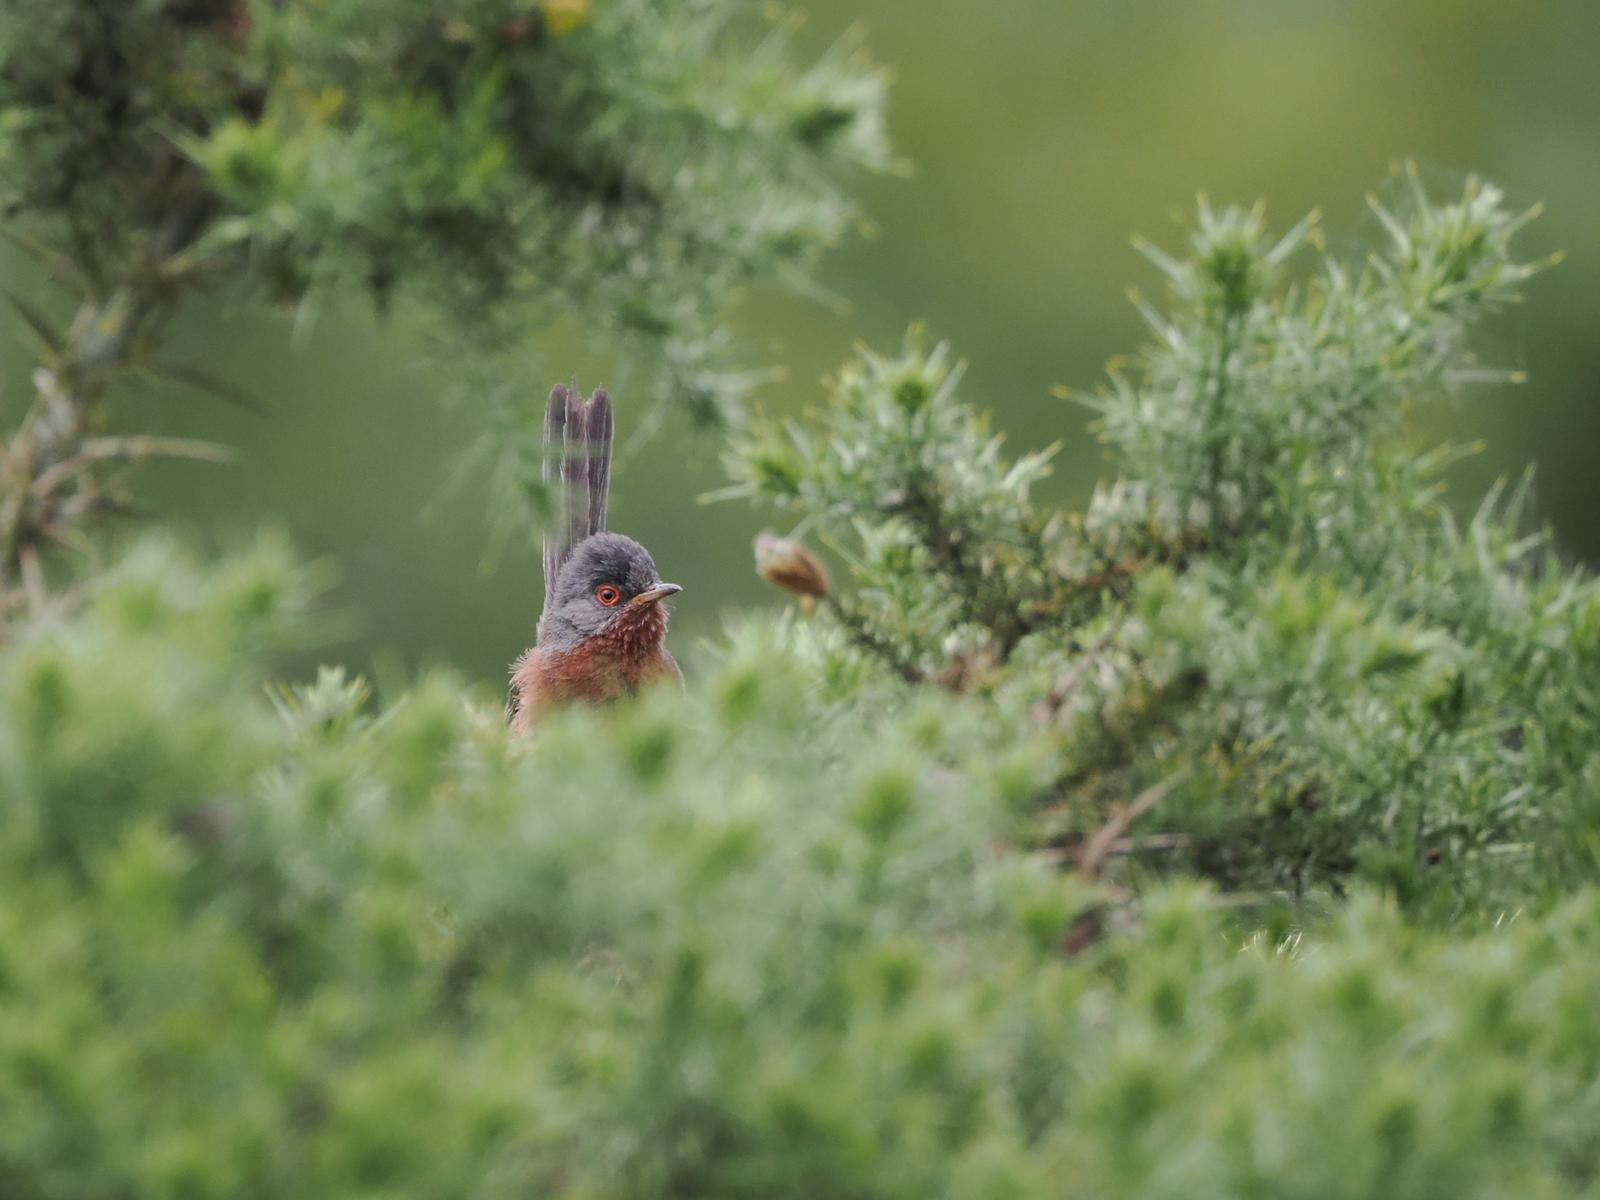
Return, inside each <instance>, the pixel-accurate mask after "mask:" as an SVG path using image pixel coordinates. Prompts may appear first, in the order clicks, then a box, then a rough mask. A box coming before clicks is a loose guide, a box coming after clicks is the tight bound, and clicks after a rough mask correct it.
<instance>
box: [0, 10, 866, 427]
mask: <svg viewBox="0 0 1600 1200" xmlns="http://www.w3.org/2000/svg"><path fill="white" fill-rule="evenodd" d="M742 9H743V6H741V5H738V4H733V3H728V2H725V0H718V2H702V3H691V4H679V3H670V4H669V3H660V2H657V0H606V2H604V3H600V2H596V3H593V4H589V3H586V2H582V0H580V2H577V3H574V2H573V0H566V2H562V3H551V4H546V5H540V4H535V3H531V2H530V0H476V2H474V3H470V4H457V5H451V6H449V8H448V11H445V10H442V9H441V8H440V6H438V5H437V4H434V3H431V2H427V3H424V2H414V0H351V2H349V3H341V4H312V3H289V4H280V3H275V2H268V0H263V2H260V3H247V2H244V0H193V2H185V3H178V2H176V0H164V2H149V3H137V4H130V5H126V6H120V8H119V9H118V11H117V14H116V15H115V16H112V15H110V10H105V9H104V6H101V5H98V4H88V3H83V4H80V3H58V2H57V0H7V3H6V4H5V6H4V8H3V9H0V30H4V32H3V33H0V113H3V114H4V122H3V124H0V163H3V164H4V167H5V170H4V175H3V178H4V180H5V183H4V185H3V186H4V187H5V193H6V194H4V196H3V198H4V200H5V202H6V204H7V206H8V212H9V213H10V214H11V215H12V216H13V217H14V218H19V219H21V220H22V221H23V222H24V226H23V228H24V229H29V228H32V229H36V230H38V231H39V233H40V235H41V236H42V238H43V239H45V240H47V241H50V242H54V243H57V244H59V245H60V247H61V248H62V250H63V251H64V253H65V254H66V256H67V257H68V258H69V259H70V261H71V263H72V265H73V267H74V268H75V269H76V270H77V271H78V272H79V273H81V274H83V275H86V276H88V278H89V279H90V280H91V281H93V283H94V284H95V285H96V286H97V287H98V288H100V289H102V290H104V289H106V288H107V287H108V286H109V285H111V284H114V283H115V282H117V281H120V280H121V279H123V278H125V277H127V276H128V275H129V274H130V273H133V272H136V271H138V270H141V269H144V268H143V265H142V260H143V256H144V254H145V252H146V243H147V241H148V239H149V236H150V230H151V228H152V227H154V226H156V225H158V224H160V223H161V222H163V221H165V220H168V219H170V217H171V215H172V213H173V210H174V208H175V207H177V203H176V202H178V201H182V202H183V206H184V207H185V209H186V212H187V214H188V219H189V220H190V221H191V222H192V223H193V224H194V225H195V228H193V229H191V230H189V231H187V232H186V235H185V237H184V239H183V241H184V245H185V250H184V255H183V258H182V259H181V260H180V261H179V262H176V263H170V264H167V267H166V270H167V272H168V273H169V274H178V273H187V272H190V271H206V272H213V273H215V272H229V273H234V272H238V271H240V270H245V271H248V272H249V274H250V275H252V276H253V277H254V278H255V279H257V280H259V281H261V282H263V283H264V284H265V285H266V286H267V287H268V288H270V289H271V291H272V292H273V293H274V294H276V295H277V296H279V297H280V298H283V299H287V300H294V301H299V300H302V299H303V298H304V297H305V296H306V294H307V292H308V291H309V290H311V289H313V288H314V287H318V286H322V285H325V284H332V283H334V282H336V281H340V280H345V279H349V280H354V281H357V282H360V283H363V284H364V285H365V286H367V287H368V288H369V289H370V290H371V291H372V293H373V294H374V295H375V297H376V298H377V299H379V300H380V301H383V300H386V299H387V298H388V297H389V296H390V294H391V293H392V292H394V291H395V290H396V289H399V288H404V289H405V290H407V291H408V292H409V293H410V294H412V295H414V296H417V297H421V298H424V299H426V300H427V301H428V302H429V303H430V304H433V305H436V306H439V307H440V308H442V309H443V311H444V312H445V313H446V314H447V315H449V316H450V317H451V318H453V319H455V320H456V321H457V322H458V323H459V324H460V325H461V326H462V327H463V328H465V329H470V330H472V331H473V332H474V334H475V335H477V336H479V337H480V338H481V340H482V344H483V345H485V346H487V345H490V344H492V343H493V341H494V339H496V338H500V337H505V336H508V335H509V333H510V331H512V330H515V329H518V328H522V329H526V327H527V325H528V323H529V321H530V320H532V321H535V322H537V323H544V322H548V321H550V320H552V319H554V318H555V317H557V316H569V317H571V318H573V319H575V320H576V321H577V322H578V324H579V325H580V326H582V327H583V328H585V329H586V330H589V331H591V332H593V333H594V334H595V335H596V337H597V339H599V340H600V341H602V342H603V343H604V344H605V345H607V346H608V347H610V346H614V345H616V344H617V343H618V342H619V341H620V342H621V343H622V344H623V345H624V346H628V347H635V348H637V347H648V349H649V350H650V352H651V355H652V358H653V359H661V358H664V360H665V362H666V363H667V364H668V365H669V366H670V367H675V368H677V371H676V373H672V372H666V373H663V372H660V371H656V372H653V374H655V375H657V376H665V381H664V383H663V385H662V387H663V390H664V391H665V392H666V393H667V394H669V395H671V396H672V397H673V398H675V399H689V400H692V401H693V402H695V403H697V404H702V405H710V404H713V403H714V402H716V401H718V400H721V399H724V398H725V395H724V389H722V388H721V387H720V386H719V383H720V381H719V380H718V379H717V378H716V377H715V376H714V375H713V374H711V373H709V372H708V370H707V367H708V358H707V353H708V351H709V349H710V346H709V344H708V342H707V338H708V336H709V331H710V321H711V320H712V318H714V317H715V315H716V312H717V309H718V307H719V306H720V305H722V304H723V303H725V302H726V300H727V299H728V297H729V295H730V294H731V289H733V288H734V287H736V286H738V285H739V284H742V283H744V282H746V281H748V280H750V279H752V278H765V277H771V276H773V275H784V274H788V275H791V276H794V275H797V274H798V273H799V272H801V271H803V269H804V268H805V266H806V265H807V264H808V262H809V261H810V259H811V258H812V256H813V255H814V253H815V251H816V249H817V248H818V247H819V246H821V245H823V244H825V243H827V242H829V241H831V240H833V239H834V238H835V237H836V236H837V235H838V234H839V233H840V232H841V230H842V229H843V228H844V226H845V223H846V222H847V221H848V219H849V218H850V216H851V208H850V205H849V204H848V202H846V201H845V200H844V199H843V198H842V197H841V196H840V195H839V194H838V193H837V192H836V191H835V190H834V189H833V187H832V186H831V185H830V184H829V183H828V182H827V178H826V173H827V171H828V169H830V168H833V167H841V166H851V165H857V164H865V165H869V166H883V165H884V164H885V163H886V161H887V155H886V151H885V148H884V144H883V139H882V133H881V128H880V116H879V104H880V91H881V80H880V79H879V77H878V76H877V75H875V74H874V73H872V72H870V71H869V70H867V69H865V68H864V66H863V64H862V62H861V59H860V56H859V54H858V52H857V51H855V50H854V49H853V48H851V47H849V46H841V48H840V49H839V50H838V51H836V52H835V53H834V54H832V55H830V56H829V57H827V58H826V59H824V60H823V61H822V62H820V63H818V64H816V65H815V66H813V67H811V68H809V69H802V68H799V67H796V66H795V65H794V64H793V63H792V62H791V55H790V53H789V49H790V48H789V46H788V44H787V36H786V32H785V28H784V27H783V26H770V27H768V28H763V27H762V26H763V24H764V23H763V22H760V21H756V20H752V19H750V18H749V17H748V16H747V15H746V14H745V13H744V12H743V11H742ZM396 80H404V81H405V86H404V87H398V88H397V87H396V86H395V81H396ZM663 352H664V353H663Z"/></svg>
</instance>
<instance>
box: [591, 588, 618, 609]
mask: <svg viewBox="0 0 1600 1200" xmlns="http://www.w3.org/2000/svg"><path fill="white" fill-rule="evenodd" d="M594 598H595V599H596V600H598V601H600V603H601V604H604V605H605V606H606V607H607V608H615V607H616V606H617V601H619V600H621V599H622V593H621V592H619V591H618V590H617V589H616V588H614V587H612V586H611V585H610V584H609V583H608V584H606V585H605V586H604V587H603V588H601V589H600V590H599V591H598V592H596V593H595V594H594Z"/></svg>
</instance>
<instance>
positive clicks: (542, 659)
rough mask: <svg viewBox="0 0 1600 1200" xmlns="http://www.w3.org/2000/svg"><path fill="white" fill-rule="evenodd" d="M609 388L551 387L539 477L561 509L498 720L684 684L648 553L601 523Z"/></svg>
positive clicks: (672, 591)
mask: <svg viewBox="0 0 1600 1200" xmlns="http://www.w3.org/2000/svg"><path fill="white" fill-rule="evenodd" d="M615 432H616V421H615V416H614V412H613V406H612V401H611V396H610V394H609V393H608V392H606V391H605V389H604V388H599V389H596V391H595V393H594V394H593V395H592V396H590V397H589V398H588V399H587V400H585V399H584V398H583V393H582V391H581V390H580V389H579V387H578V385H577V382H576V381H574V382H573V385H572V387H571V388H570V389H568V388H565V387H562V386H560V385H559V384H558V385H557V386H556V387H555V388H553V389H552V390H551V392H550V399H549V401H548V403H547V404H546V405H545V418H544V450H545V455H544V482H545V485H546V487H547V488H549V489H550V490H551V491H552V492H553V493H554V495H555V497H556V499H557V502H558V506H559V509H560V512H559V513H558V515H557V519H556V521H555V522H554V524H553V526H552V527H551V528H550V529H549V531H548V532H547V533H546V534H545V539H544V609H543V611H542V612H541V613H540V615H539V624H538V626H537V629H536V632H535V642H534V645H533V648H532V649H530V650H528V651H527V652H525V653H524V654H523V655H522V656H521V657H520V658H518V659H517V660H516V662H514V663H513V664H512V665H511V693H510V695H509V697H508V698H507V701H506V718H507V721H508V723H509V724H510V726H511V729H512V731H513V732H515V733H528V732H530V731H531V730H532V729H533V728H534V726H535V724H536V723H537V722H538V720H539V717H540V716H541V715H542V714H543V713H544V712H546V711H547V710H548V709H550V708H551V707H553V706H556V705H562V704H569V703H580V704H606V703H610V702H611V701H613V700H617V699H620V698H621V697H623V696H628V695H632V694H633V693H635V692H637V691H638V690H639V689H640V688H642V687H646V686H648V685H651V684H655V683H668V684H674V685H676V686H677V687H679V688H680V689H681V688H682V687H683V672H682V671H681V670H680V669H679V668H678V663H677V660H676V659H674V658H673V657H672V654H671V652H670V651H668V650H667V645H666V639H667V608H666V604H665V603H664V602H665V601H666V600H667V599H668V597H671V596H676V595H677V594H678V593H679V592H681V591H682V590H683V589H682V588H681V587H679V586H678V585H677V584H675V583H663V582H662V579H661V573H660V572H659V571H657V570H656V564H655V559H653V558H651V557H650V552H649V551H648V550H646V549H645V548H644V547H643V546H641V545H640V544H639V543H638V542H636V541H634V540H633V539H632V538H630V537H625V536H623V535H622V534H620V533H611V532H609V531H608V530H607V529H606V510H607V508H608V507H609V505H610V500H611V446H612V441H613V438H614V437H615Z"/></svg>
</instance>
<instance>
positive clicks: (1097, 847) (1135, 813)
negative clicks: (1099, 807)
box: [1078, 771, 1186, 879]
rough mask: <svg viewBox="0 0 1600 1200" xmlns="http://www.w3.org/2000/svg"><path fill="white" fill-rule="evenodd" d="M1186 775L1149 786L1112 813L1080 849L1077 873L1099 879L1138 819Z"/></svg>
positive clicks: (1169, 778) (1182, 774) (1168, 778)
mask: <svg viewBox="0 0 1600 1200" xmlns="http://www.w3.org/2000/svg"><path fill="white" fill-rule="evenodd" d="M1185 774H1186V772H1183V771H1179V772H1178V773H1177V774H1175V775H1169V776H1168V777H1167V778H1165V779H1163V780H1162V781H1161V782H1160V783H1156V784H1152V785H1151V786H1150V787H1147V788H1146V789H1145V790H1144V791H1142V792H1140V793H1139V795H1138V796H1136V797H1134V799H1133V800H1132V801H1131V802H1129V803H1127V804H1124V805H1119V806H1117V807H1116V808H1114V809H1112V811H1111V816H1110V818H1109V819H1108V820H1107V821H1106V823H1105V824H1104V825H1102V826H1101V827H1100V828H1099V829H1097V830H1095V832H1094V834H1093V836H1092V837H1090V838H1089V840H1088V841H1087V842H1085V843H1084V845H1083V850H1082V851H1081V852H1080V853H1079V855H1078V869H1079V870H1080V871H1082V872H1083V873H1084V874H1085V875H1087V876H1089V877H1090V878H1091V879H1097V878H1099V876H1100V870H1101V868H1102V867H1103V866H1104V864H1105V860H1106V858H1107V857H1108V856H1109V855H1110V853H1111V851H1112V848H1113V847H1114V846H1116V844H1117V843H1118V842H1119V841H1120V840H1121V839H1122V837H1123V835H1124V834H1126V833H1127V832H1128V829H1129V828H1130V827H1131V826H1132V825H1133V823H1134V822H1135V821H1137V820H1138V819H1139V818H1140V817H1142V816H1144V815H1145V814H1146V813H1147V812H1149V811H1150V810H1151V809H1153V808H1154V807H1155V806H1156V805H1158V804H1160V803H1161V802H1162V801H1163V800H1165V799H1166V797H1167V793H1168V792H1170V791H1171V790H1172V789H1173V788H1174V787H1176V786H1177V785H1178V784H1179V783H1181V782H1182V780H1183V777H1184V775H1185Z"/></svg>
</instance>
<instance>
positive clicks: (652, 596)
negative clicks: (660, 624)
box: [628, 583, 683, 608]
mask: <svg viewBox="0 0 1600 1200" xmlns="http://www.w3.org/2000/svg"><path fill="white" fill-rule="evenodd" d="M681 591H683V589H682V588H681V587H679V586H678V585H677V584H675V583H658V584H656V586H655V587H653V588H651V589H650V590H649V591H648V592H640V593H639V594H638V595H637V596H635V597H634V598H633V599H632V600H629V601H628V607H629V608H643V607H644V606H645V605H647V604H657V603H659V602H660V601H662V600H665V599H666V598H667V597H668V596H676V595H677V594H678V593H679V592H681Z"/></svg>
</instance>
